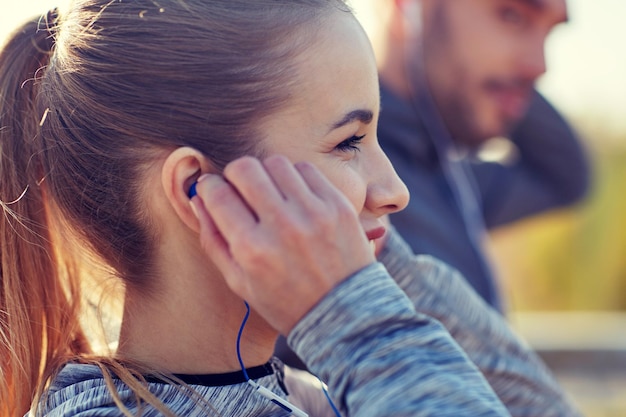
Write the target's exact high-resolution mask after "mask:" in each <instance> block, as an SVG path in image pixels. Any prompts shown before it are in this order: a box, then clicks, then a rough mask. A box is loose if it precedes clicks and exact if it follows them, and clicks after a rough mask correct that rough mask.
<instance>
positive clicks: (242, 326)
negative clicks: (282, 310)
mask: <svg viewBox="0 0 626 417" xmlns="http://www.w3.org/2000/svg"><path fill="white" fill-rule="evenodd" d="M243 303H244V304H245V306H246V314H245V316H244V317H243V320H242V321H241V326H240V327H239V332H238V333H237V360H239V366H241V371H242V372H243V376H244V378H245V379H246V381H250V377H249V376H248V372H247V371H246V367H245V366H244V364H243V359H242V358H241V335H242V333H243V329H244V327H246V323H247V322H248V317H250V306H249V305H248V302H247V301H244V302H243ZM318 380H319V381H320V384H321V385H322V391H324V395H325V396H326V399H327V400H328V403H329V404H330V407H331V408H332V409H333V412H334V413H335V415H336V416H337V417H341V414H340V413H339V410H338V409H337V407H336V406H335V404H334V403H333V400H332V399H331V398H330V395H329V394H328V391H327V390H326V386H325V385H324V383H323V382H322V380H321V379H319V378H318ZM253 385H254V384H253ZM256 386H257V387H258V385H256ZM274 402H275V403H276V404H277V405H279V406H280V404H279V403H277V402H276V401H274ZM289 405H290V406H291V407H293V405H291V404H289ZM288 410H290V409H288ZM290 411H291V410H290ZM305 415H306V414H305Z"/></svg>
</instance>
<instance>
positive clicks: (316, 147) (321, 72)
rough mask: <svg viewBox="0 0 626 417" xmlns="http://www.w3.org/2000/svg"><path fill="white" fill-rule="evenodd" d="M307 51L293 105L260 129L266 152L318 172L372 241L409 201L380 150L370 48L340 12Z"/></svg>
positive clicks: (302, 57) (300, 59)
mask: <svg viewBox="0 0 626 417" xmlns="http://www.w3.org/2000/svg"><path fill="white" fill-rule="evenodd" d="M302 36H306V34H303V35H302ZM309 43H310V44H309V45H308V47H307V48H306V50H305V51H303V52H302V53H301V54H300V55H299V57H298V58H297V59H298V62H299V64H298V70H299V71H298V79H297V80H296V83H295V86H296V87H295V88H294V89H293V91H292V99H291V100H290V102H289V103H288V104H287V105H286V106H285V108H284V109H283V110H280V111H278V112H277V113H276V114H274V115H272V116H271V117H270V118H269V119H268V120H267V121H265V122H264V123H263V124H262V127H261V132H262V133H263V134H264V137H265V138H267V139H265V140H264V142H263V143H262V149H263V150H264V151H265V153H266V154H268V155H269V154H282V155H285V156H286V157H288V158H289V159H290V160H291V161H292V162H299V161H308V162H311V163H313V164H315V165H316V166H317V168H319V169H320V170H321V171H322V172H323V173H324V174H325V175H326V176H327V177H328V179H329V180H330V181H331V182H332V183H333V184H334V185H335V186H336V187H337V188H338V189H339V190H341V191H342V192H343V193H344V194H345V195H346V196H347V197H348V199H349V200H350V201H351V202H352V204H353V205H354V207H355V209H356V211H357V213H359V217H360V221H361V224H362V226H363V230H364V231H365V233H366V234H367V237H368V238H369V239H370V240H375V239H377V238H380V237H382V235H383V234H384V231H385V228H384V224H383V222H382V221H381V219H380V217H381V216H383V215H385V214H389V213H393V212H395V211H399V210H401V209H403V208H404V207H405V206H406V205H407V203H408V199H409V195H408V191H407V189H406V187H405V185H404V183H403V182H402V181H401V180H400V179H399V178H398V176H397V175H396V173H395V171H394V169H393V167H392V166H391V163H390V162H389V160H388V159H387V156H386V155H385V154H384V153H383V151H382V149H381V148H380V146H379V145H378V138H377V136H376V124H377V122H378V113H379V110H380V97H379V87H378V74H377V70H376V62H375V60H374V55H373V52H372V50H371V46H370V43H369V40H368V39H367V37H366V35H365V33H364V32H363V30H362V29H361V27H360V25H359V24H358V23H357V21H356V20H355V19H354V18H353V17H352V16H351V15H348V14H347V13H341V12H337V13H335V14H334V15H333V16H332V17H331V18H329V19H327V20H326V22H325V23H324V25H323V27H321V28H320V29H319V31H318V33H317V35H316V36H314V37H313V38H312V39H311V40H310V41H309Z"/></svg>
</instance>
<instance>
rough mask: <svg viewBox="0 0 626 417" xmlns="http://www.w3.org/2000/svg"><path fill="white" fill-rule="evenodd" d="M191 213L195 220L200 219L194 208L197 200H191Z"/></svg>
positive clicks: (196, 209) (196, 208)
mask: <svg viewBox="0 0 626 417" xmlns="http://www.w3.org/2000/svg"><path fill="white" fill-rule="evenodd" d="M190 203H191V211H193V214H194V216H196V219H199V218H200V215H199V213H198V207H197V206H196V204H198V200H197V199H195V200H191V202H190Z"/></svg>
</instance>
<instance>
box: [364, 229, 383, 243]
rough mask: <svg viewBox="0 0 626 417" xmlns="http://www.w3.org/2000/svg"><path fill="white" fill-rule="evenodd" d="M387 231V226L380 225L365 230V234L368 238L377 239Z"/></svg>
mask: <svg viewBox="0 0 626 417" xmlns="http://www.w3.org/2000/svg"><path fill="white" fill-rule="evenodd" d="M386 232H387V230H386V229H385V227H383V226H380V227H377V228H375V229H371V230H368V231H367V232H365V235H366V236H367V239H368V240H376V239H380V238H381V237H383V236H385V233H386Z"/></svg>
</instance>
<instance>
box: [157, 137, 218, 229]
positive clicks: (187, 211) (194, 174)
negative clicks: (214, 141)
mask: <svg viewBox="0 0 626 417" xmlns="http://www.w3.org/2000/svg"><path fill="white" fill-rule="evenodd" d="M215 172H217V170H216V169H215V168H214V167H213V165H212V164H211V162H210V161H209V159H208V158H207V157H206V156H204V155H203V154H202V153H201V152H200V151H198V150H196V149H194V148H191V147H188V146H184V147H181V148H178V149H176V150H175V151H173V152H172V153H170V154H169V155H168V157H167V158H166V159H165V162H164V163H163V168H162V169H161V183H162V185H163V190H164V192H165V196H166V198H167V200H168V201H169V203H170V204H171V205H172V207H173V208H174V211H175V212H176V214H177V215H178V217H180V219H181V220H182V221H183V223H185V224H186V225H187V226H188V227H189V228H191V229H192V230H194V231H196V232H197V231H199V230H200V225H199V223H198V219H197V218H196V216H195V215H194V213H193V211H192V209H191V203H190V199H189V196H188V194H189V189H190V188H191V185H192V184H193V183H194V182H196V180H197V179H198V177H200V175H202V174H206V173H215Z"/></svg>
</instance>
